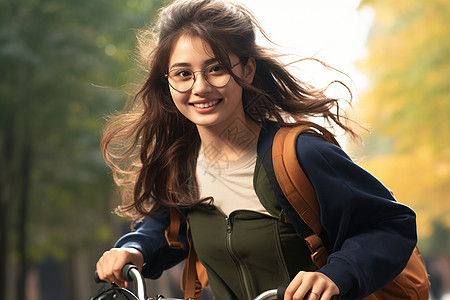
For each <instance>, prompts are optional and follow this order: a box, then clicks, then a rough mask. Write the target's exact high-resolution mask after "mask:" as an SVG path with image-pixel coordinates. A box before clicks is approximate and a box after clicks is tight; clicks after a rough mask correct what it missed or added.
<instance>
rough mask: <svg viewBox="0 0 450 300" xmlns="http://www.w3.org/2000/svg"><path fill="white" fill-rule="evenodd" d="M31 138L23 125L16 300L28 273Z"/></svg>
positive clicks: (21, 297)
mask: <svg viewBox="0 0 450 300" xmlns="http://www.w3.org/2000/svg"><path fill="white" fill-rule="evenodd" d="M31 149H32V143H31V136H30V129H29V125H28V124H26V125H25V134H24V142H23V149H22V154H21V168H20V174H19V175H20V178H21V179H22V186H21V189H20V190H21V194H20V206H19V210H18V213H19V214H18V221H19V222H18V253H19V266H18V267H19V272H18V278H17V299H18V300H25V299H26V293H25V292H26V288H25V287H26V279H27V271H28V255H27V241H28V238H27V222H28V205H29V196H30V192H29V191H30V175H31V172H30V171H31V153H32V152H31Z"/></svg>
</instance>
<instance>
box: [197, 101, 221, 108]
mask: <svg viewBox="0 0 450 300" xmlns="http://www.w3.org/2000/svg"><path fill="white" fill-rule="evenodd" d="M217 103H219V101H218V100H216V101H212V102H208V103H198V104H194V106H195V107H197V108H208V107H210V106H214V105H216V104H217Z"/></svg>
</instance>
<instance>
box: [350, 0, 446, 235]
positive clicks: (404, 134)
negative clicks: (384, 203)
mask: <svg viewBox="0 0 450 300" xmlns="http://www.w3.org/2000/svg"><path fill="white" fill-rule="evenodd" d="M361 5H362V6H370V7H371V8H372V9H373V10H374V12H375V19H374V23H373V27H372V30H371V35H370V37H369V43H368V50H369V53H368V58H367V60H366V61H365V62H364V63H362V68H363V69H364V70H365V71H366V73H367V74H368V77H369V80H370V83H371V86H370V87H369V89H368V91H367V92H366V93H365V94H364V95H362V97H361V99H360V100H359V103H358V106H359V108H360V109H362V110H363V112H364V115H365V116H367V120H366V121H367V123H368V124H369V127H370V129H371V135H370V136H367V137H364V139H365V141H366V142H367V145H366V152H365V153H364V155H367V156H368V157H370V158H369V159H368V160H367V161H366V162H365V163H364V165H365V167H366V168H367V169H369V170H370V171H371V172H372V173H374V174H375V175H376V176H377V177H379V178H380V179H381V180H382V181H383V182H384V183H385V184H386V185H387V186H389V188H391V189H392V190H393V191H394V194H395V195H396V197H397V198H398V199H399V201H401V202H403V203H406V204H407V205H410V206H411V207H413V208H414V209H415V210H416V211H417V213H418V230H419V236H420V237H428V236H430V235H431V234H432V233H433V227H434V225H433V224H437V223H440V224H442V225H444V226H445V227H447V228H449V227H450V201H449V200H450V198H449V195H450V99H449V96H450V83H449V80H448V78H450V56H449V51H450V5H448V2H447V1H446V0H429V1H422V0H400V1H395V2H393V1H387V0H363V1H362V3H361Z"/></svg>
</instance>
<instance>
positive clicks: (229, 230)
mask: <svg viewBox="0 0 450 300" xmlns="http://www.w3.org/2000/svg"><path fill="white" fill-rule="evenodd" d="M225 221H226V224H227V250H228V253H229V254H230V256H231V258H232V260H233V261H234V263H235V265H236V267H237V268H238V271H239V275H240V276H239V277H240V279H241V286H242V287H243V289H244V294H245V295H246V297H247V299H252V295H251V293H250V285H249V283H248V279H247V276H246V275H245V270H244V264H243V263H242V260H241V258H240V257H239V256H238V255H237V254H236V253H235V252H234V250H233V248H232V247H231V233H232V226H231V221H230V218H225Z"/></svg>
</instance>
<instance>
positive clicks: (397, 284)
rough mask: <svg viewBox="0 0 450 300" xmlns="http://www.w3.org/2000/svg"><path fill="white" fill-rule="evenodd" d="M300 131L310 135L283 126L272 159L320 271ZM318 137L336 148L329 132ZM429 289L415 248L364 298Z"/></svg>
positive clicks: (322, 259)
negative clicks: (393, 273)
mask: <svg viewBox="0 0 450 300" xmlns="http://www.w3.org/2000/svg"><path fill="white" fill-rule="evenodd" d="M317 129H319V130H320V128H317ZM304 132H311V127H309V126H306V125H305V126H296V127H283V128H281V129H280V130H278V132H277V133H276V135H275V138H274V141H273V147H272V160H273V167H274V172H275V176H276V178H277V181H278V184H279V185H280V188H281V190H282V191H283V193H284V195H285V196H286V198H287V199H288V201H289V203H290V204H291V205H292V207H293V208H294V209H295V211H296V212H297V213H298V215H299V216H300V217H301V218H302V220H303V221H304V222H305V223H306V225H308V227H309V228H311V229H312V231H313V232H314V234H312V235H310V236H308V237H306V238H305V241H306V243H307V245H308V247H309V250H310V251H311V258H312V261H313V262H314V264H315V265H316V266H317V267H319V268H320V267H322V266H324V265H325V264H326V261H327V257H328V253H327V250H326V249H325V247H324V245H323V243H322V240H321V238H320V237H319V234H320V232H321V231H322V225H321V224H320V212H319V204H318V202H317V198H316V194H315V192H314V188H313V186H312V184H311V183H310V182H309V180H308V178H307V177H306V175H305V173H304V172H303V170H302V168H301V167H300V164H299V163H298V159H297V154H296V143H297V138H298V136H299V135H300V134H302V133H304ZM314 132H316V131H314ZM316 133H317V132H316ZM321 135H322V138H324V139H325V140H326V141H328V142H330V143H333V144H335V145H337V146H339V144H338V143H337V141H336V140H335V139H334V137H333V136H332V135H331V134H330V133H329V132H327V131H321ZM429 286H430V282H429V279H428V274H427V271H426V268H425V264H424V263H423V260H422V258H421V255H420V253H419V249H418V248H417V246H416V247H415V249H414V251H413V253H412V255H411V257H410V259H409V261H408V264H407V265H406V267H405V269H404V270H403V271H402V272H401V273H400V274H399V275H398V276H397V277H396V278H395V279H394V280H393V281H391V282H390V283H389V284H388V285H386V286H385V287H384V288H382V289H381V290H379V291H377V292H374V293H372V294H370V295H369V296H367V297H365V298H364V299H365V300H386V299H389V300H395V299H398V300H427V299H428V296H429V295H428V289H429Z"/></svg>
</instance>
